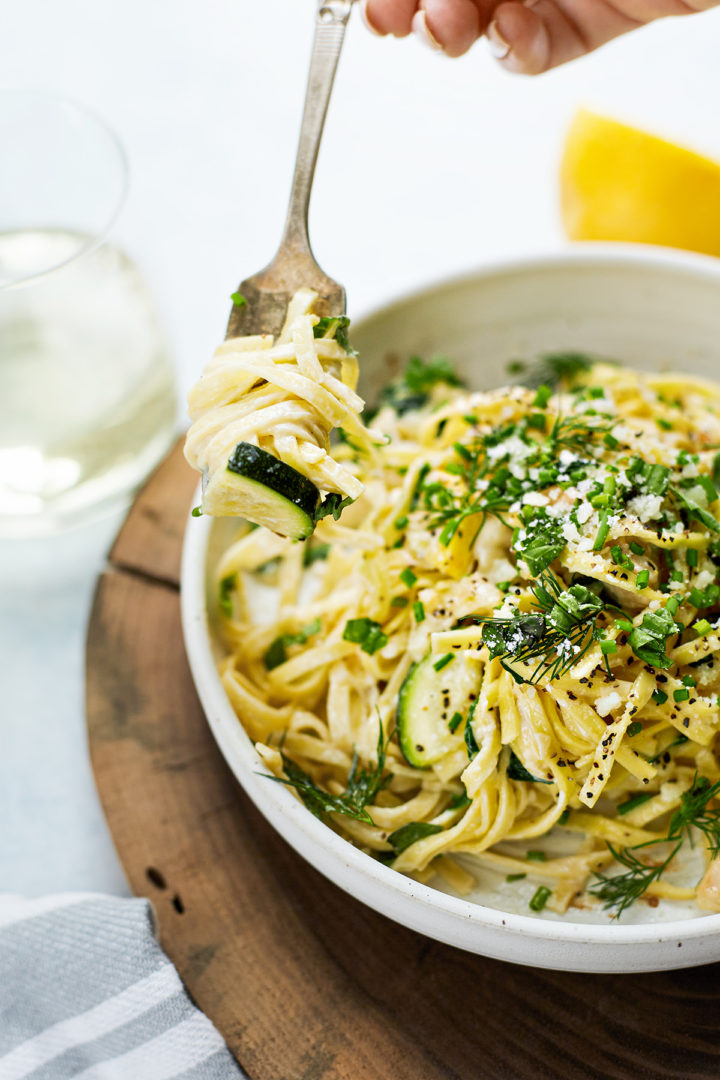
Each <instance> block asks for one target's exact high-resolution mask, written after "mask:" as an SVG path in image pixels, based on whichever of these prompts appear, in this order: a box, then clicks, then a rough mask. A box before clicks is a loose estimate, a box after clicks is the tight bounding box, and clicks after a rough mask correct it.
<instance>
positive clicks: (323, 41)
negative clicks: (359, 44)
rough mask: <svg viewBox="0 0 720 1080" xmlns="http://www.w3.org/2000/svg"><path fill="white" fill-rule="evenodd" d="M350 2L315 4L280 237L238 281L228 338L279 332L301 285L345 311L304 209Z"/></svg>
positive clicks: (326, 306)
mask: <svg viewBox="0 0 720 1080" xmlns="http://www.w3.org/2000/svg"><path fill="white" fill-rule="evenodd" d="M353 3H354V0H321V2H320V3H319V5H318V10H317V15H316V21H315V40H314V42H313V50H312V57H311V59H310V73H309V76H308V84H307V90H306V92H305V109H304V112H303V118H302V126H301V128H300V141H299V143H298V150H297V158H296V161H295V174H294V176H293V182H292V189H291V192H290V204H289V206H288V212H287V218H286V221H285V229H284V232H283V237H282V240H281V241H280V247H279V248H278V252H277V254H276V255H275V258H274V259H273V260H272V262H271V263H270V264H269V266H266V267H265V269H264V270H261V271H260V273H259V274H253V276H252V277H249V278H247V279H246V280H245V281H243V282H241V283H240V286H239V288H238V292H239V293H240V294H241V296H243V297H244V298H245V301H246V303H245V304H241V305H240V306H238V305H234V306H233V309H232V311H231V313H230V321H229V322H228V327H227V333H226V335H225V336H226V338H232V337H238V336H239V335H240V334H278V333H279V332H280V330H281V329H282V327H283V323H284V321H285V314H286V312H287V306H288V303H289V301H290V298H291V297H292V295H293V293H295V292H296V291H297V290H298V289H299V288H301V287H303V286H307V287H308V288H311V289H314V291H315V292H317V293H318V300H317V301H316V303H315V311H316V313H317V314H318V315H331V316H335V315H343V314H344V313H345V305H346V297H345V289H344V288H343V286H342V285H339V284H338V282H337V281H333V279H332V278H329V277H328V276H327V274H326V273H324V272H323V270H321V269H320V267H319V266H318V264H317V262H316V261H315V257H314V256H313V253H312V248H311V247H310V238H309V236H308V209H309V206H310V193H311V191H312V182H313V177H314V175H315V165H316V163H317V157H318V151H319V149H320V139H321V138H322V133H323V127H324V126H325V117H326V115H327V109H328V104H329V102H330V93H331V91H332V87H333V82H334V80H335V72H336V70H337V65H338V60H339V58H340V51H341V49H342V45H343V40H344V38H345V27H346V25H347V22H348V19H349V18H350V12H351V11H352V5H353Z"/></svg>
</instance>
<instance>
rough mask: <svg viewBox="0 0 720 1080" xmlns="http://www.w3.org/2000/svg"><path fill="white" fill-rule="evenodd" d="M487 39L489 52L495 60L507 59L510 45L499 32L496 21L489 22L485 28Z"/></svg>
mask: <svg viewBox="0 0 720 1080" xmlns="http://www.w3.org/2000/svg"><path fill="white" fill-rule="evenodd" d="M487 40H488V48H489V49H490V54H491V55H492V56H494V57H495V59H496V60H507V58H508V56H509V55H510V51H511V46H510V45H508V43H507V41H506V40H505V38H504V37H503V36H502V34H501V33H500V30H499V28H498V24H497V22H496V21H493V22H491V23H490V25H489V26H488V28H487Z"/></svg>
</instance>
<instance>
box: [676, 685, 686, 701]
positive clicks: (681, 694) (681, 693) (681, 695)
mask: <svg viewBox="0 0 720 1080" xmlns="http://www.w3.org/2000/svg"><path fill="white" fill-rule="evenodd" d="M689 697H690V691H689V690H686V689H685V688H684V687H683V689H682V690H673V701H687V700H688V698H689Z"/></svg>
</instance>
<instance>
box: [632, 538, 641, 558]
mask: <svg viewBox="0 0 720 1080" xmlns="http://www.w3.org/2000/svg"><path fill="white" fill-rule="evenodd" d="M630 550H631V551H632V553H633V555H644V554H645V548H644V547H643V546H642V544H638V542H637V540H631V541H630Z"/></svg>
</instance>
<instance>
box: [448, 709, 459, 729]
mask: <svg viewBox="0 0 720 1080" xmlns="http://www.w3.org/2000/svg"><path fill="white" fill-rule="evenodd" d="M461 724H462V713H459V712H455V713H453V714H452V716H451V717H450V719H449V720H448V728H449V730H450V731H457V729H458V728H459V727H460V725H461Z"/></svg>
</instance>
